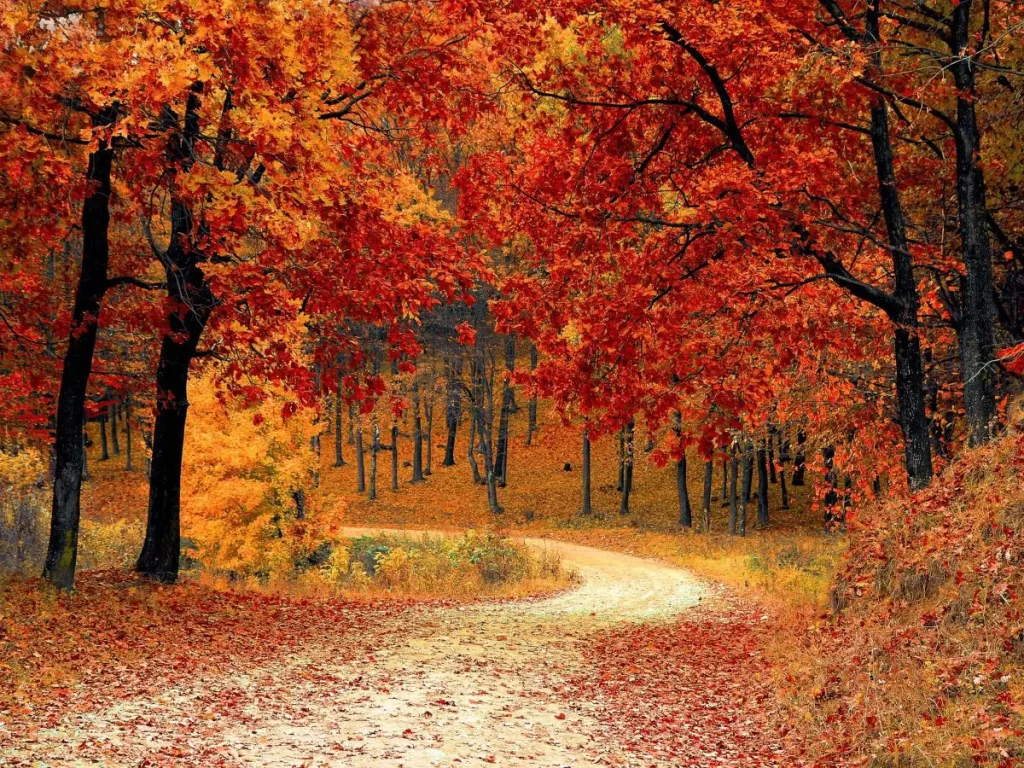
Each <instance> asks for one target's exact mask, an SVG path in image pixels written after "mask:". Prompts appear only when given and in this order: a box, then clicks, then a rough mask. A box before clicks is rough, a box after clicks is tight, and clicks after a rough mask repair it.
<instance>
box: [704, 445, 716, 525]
mask: <svg viewBox="0 0 1024 768" xmlns="http://www.w3.org/2000/svg"><path fill="white" fill-rule="evenodd" d="M714 474H715V462H714V461H712V460H711V459H708V460H707V461H705V462H704V506H703V513H704V521H703V522H704V533H711V488H712V485H713V479H714Z"/></svg>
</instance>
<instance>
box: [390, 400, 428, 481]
mask: <svg viewBox="0 0 1024 768" xmlns="http://www.w3.org/2000/svg"><path fill="white" fill-rule="evenodd" d="M396 455H397V452H396ZM412 481H413V482H414V483H422V482H423V421H422V420H421V418H420V385H419V383H414V384H413V385H412Z"/></svg>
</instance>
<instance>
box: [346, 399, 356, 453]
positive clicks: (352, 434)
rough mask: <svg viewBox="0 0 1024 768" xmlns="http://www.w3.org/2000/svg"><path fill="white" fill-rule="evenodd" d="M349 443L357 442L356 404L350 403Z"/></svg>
mask: <svg viewBox="0 0 1024 768" xmlns="http://www.w3.org/2000/svg"><path fill="white" fill-rule="evenodd" d="M348 444H349V445H355V444H356V405H355V403H349V404H348Z"/></svg>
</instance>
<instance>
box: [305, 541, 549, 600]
mask: <svg viewBox="0 0 1024 768" xmlns="http://www.w3.org/2000/svg"><path fill="white" fill-rule="evenodd" d="M322 573H323V574H324V575H325V577H326V578H328V579H330V580H333V581H334V582H335V583H337V584H340V585H341V586H342V587H343V588H359V589H373V588H380V589H384V590H387V591H391V592H402V593H404V594H428V595H441V596H469V595H487V594H492V595H493V594H510V593H522V592H529V591H533V590H536V589H538V588H541V587H543V586H547V587H549V588H550V587H552V586H561V585H562V584H564V583H567V582H568V577H567V575H566V574H565V573H564V572H563V569H562V564H561V558H560V557H559V556H558V555H557V553H554V552H551V551H541V552H538V553H534V552H532V551H531V550H530V549H529V548H527V547H526V546H525V545H523V544H519V543H516V542H513V541H512V540H510V539H508V538H505V537H502V536H499V535H496V534H493V533H477V532H474V531H470V532H468V533H466V534H464V535H461V536H452V537H437V536H434V537H432V536H427V535H424V536H422V537H413V536H409V535H395V534H378V535H375V536H360V537H358V538H355V539H352V540H351V541H350V542H349V543H348V548H347V549H346V550H344V554H342V551H340V550H336V551H335V552H334V553H332V556H331V557H330V558H329V560H328V561H327V563H326V564H325V565H324V566H323V569H322Z"/></svg>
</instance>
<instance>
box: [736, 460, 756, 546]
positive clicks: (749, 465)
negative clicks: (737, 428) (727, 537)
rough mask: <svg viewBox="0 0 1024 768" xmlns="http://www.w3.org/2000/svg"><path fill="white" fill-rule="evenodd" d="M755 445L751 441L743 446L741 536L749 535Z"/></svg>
mask: <svg viewBox="0 0 1024 768" xmlns="http://www.w3.org/2000/svg"><path fill="white" fill-rule="evenodd" d="M753 453H754V447H753V445H752V444H751V443H746V444H744V446H743V488H742V490H741V493H740V497H741V498H740V502H741V503H740V530H739V534H740V536H746V535H747V505H748V504H750V499H751V490H750V489H751V485H752V480H753V477H754V456H753Z"/></svg>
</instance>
